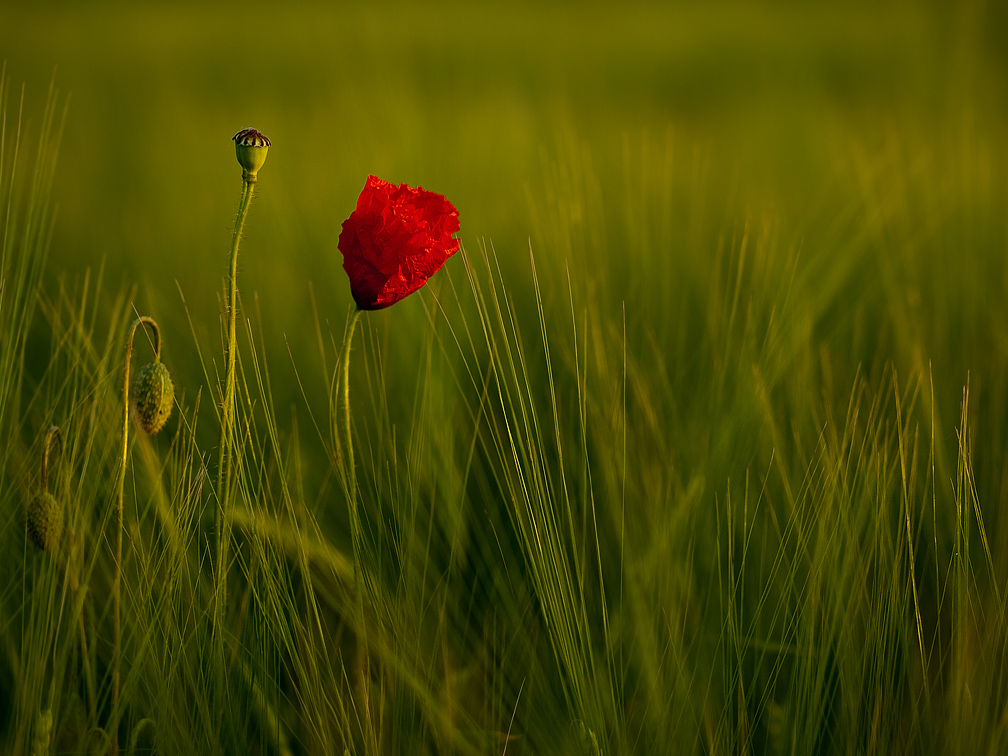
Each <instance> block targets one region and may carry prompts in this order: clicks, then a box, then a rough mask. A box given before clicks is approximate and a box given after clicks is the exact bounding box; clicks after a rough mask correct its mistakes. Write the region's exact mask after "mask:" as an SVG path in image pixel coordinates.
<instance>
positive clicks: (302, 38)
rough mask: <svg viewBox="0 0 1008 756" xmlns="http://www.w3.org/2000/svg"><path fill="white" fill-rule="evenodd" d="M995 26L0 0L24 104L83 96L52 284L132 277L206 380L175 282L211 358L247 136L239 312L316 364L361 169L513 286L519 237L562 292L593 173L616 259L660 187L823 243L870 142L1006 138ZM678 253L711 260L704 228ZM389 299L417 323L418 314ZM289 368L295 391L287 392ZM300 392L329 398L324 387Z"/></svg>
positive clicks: (875, 147) (972, 16) (338, 294)
mask: <svg viewBox="0 0 1008 756" xmlns="http://www.w3.org/2000/svg"><path fill="white" fill-rule="evenodd" d="M1006 18H1008V14H1006V12H1005V11H1004V10H1003V8H1002V5H1000V4H997V3H993V2H990V3H984V2H982V1H978V2H965V3H940V2H932V3H902V2H885V3H878V2H864V3H861V2H844V3H836V2H827V3H815V4H805V3H790V2H775V3H748V2H730V3H723V2H717V3H667V4H666V3H621V4H604V3H555V2H553V3H504V4H482V3H479V4H477V3H457V4H439V5H436V6H431V5H428V4H420V3H405V2H398V3H387V2H379V3H367V4H360V5H345V6H344V5H338V4H337V5H332V4H323V3H309V4H305V3H285V4H282V5H281V4H276V3H269V4H267V3H250V2H243V3H233V4H214V5H213V6H212V7H210V6H206V5H204V4H197V3H193V4H182V5H177V4H176V5H164V4H155V3H65V4H63V3H35V2H33V3H11V2H7V3H4V4H3V5H2V7H0V56H2V57H3V58H4V59H5V60H6V61H7V70H8V74H9V75H10V76H11V77H12V79H13V81H14V82H15V83H19V82H25V83H26V90H25V91H26V102H27V104H26V109H25V111H26V113H28V114H33V113H38V112H41V104H42V102H43V100H44V98H45V95H46V90H47V88H48V85H49V82H50V80H54V81H55V85H56V86H57V87H58V88H59V90H60V91H61V92H65V93H69V95H70V106H69V115H68V118H67V121H66V132H65V136H64V140H63V146H62V150H61V155H60V167H59V169H58V174H57V182H56V189H55V199H56V201H57V202H58V204H59V212H58V220H57V224H56V227H55V235H54V237H53V244H52V253H51V255H52V258H51V259H52V265H51V271H52V272H53V275H62V274H65V275H66V277H67V279H68V280H69V281H71V282H72V281H73V280H74V279H77V280H79V279H80V278H81V276H82V275H83V271H84V270H85V269H87V268H90V269H92V270H93V271H97V269H98V268H99V267H100V266H101V264H102V263H103V262H104V264H105V266H106V267H105V282H104V291H105V293H106V294H107V295H109V296H111V294H112V293H114V292H115V291H116V290H117V289H118V287H120V286H122V285H123V284H126V285H131V284H133V283H137V284H138V285H139V293H138V296H137V298H136V307H137V308H138V310H139V311H147V312H151V313H152V314H154V315H155V316H156V317H158V318H159V320H160V321H161V322H162V326H163V328H164V329H165V331H166V340H167V341H166V343H167V344H169V345H170V346H169V347H168V349H169V351H168V352H167V356H166V359H168V360H169V364H170V365H171V366H172V369H173V370H176V371H181V372H182V373H183V374H184V375H186V376H187V378H188V380H187V381H186V382H187V383H189V384H190V385H192V383H193V382H194V381H198V379H199V377H200V373H199V372H198V371H199V369H198V366H197V361H196V360H197V357H196V350H195V349H194V348H193V347H194V345H193V341H192V336H191V334H190V326H189V324H188V320H187V317H186V314H185V311H184V309H183V308H182V307H181V306H180V305H181V300H180V295H179V290H181V292H182V293H183V294H184V296H185V299H186V303H187V305H188V308H189V311H190V314H191V316H192V320H193V322H194V323H195V327H196V329H197V332H198V337H199V339H200V342H201V345H202V346H203V348H204V350H205V353H206V354H207V356H211V357H212V356H213V355H215V354H219V350H218V349H217V345H218V344H219V335H218V333H217V332H216V330H215V323H217V318H216V315H217V313H218V312H219V311H220V305H219V292H220V291H221V283H222V277H223V275H224V273H225V270H226V264H227V260H226V255H227V249H228V243H229V239H230V231H231V225H232V223H233V218H234V212H235V209H236V206H237V201H238V194H239V190H240V169H239V167H238V165H237V163H236V162H235V159H234V154H233V149H232V145H231V143H230V141H229V140H230V137H231V135H232V134H234V133H235V132H236V131H238V130H239V129H240V128H242V127H244V126H248V125H253V126H255V127H257V128H259V129H261V130H262V131H263V132H264V133H266V134H267V135H268V136H269V137H270V138H271V139H272V140H273V147H272V149H271V151H270V156H269V160H268V162H267V165H266V167H265V168H264V170H263V173H262V174H261V181H260V184H259V194H258V196H257V199H256V203H255V207H254V209H253V211H252V214H251V218H250V221H249V224H248V225H247V232H246V242H245V245H244V246H243V253H242V257H241V259H240V287H241V290H242V292H243V295H244V298H245V304H246V312H251V310H252V308H251V307H250V305H251V304H252V299H251V295H252V294H253V293H255V294H256V295H257V296H258V297H259V303H260V306H261V308H262V312H263V313H265V314H266V315H265V317H264V327H265V330H266V334H265V336H266V343H267V344H273V345H279V344H282V343H283V339H284V338H286V339H288V342H289V343H290V345H291V350H292V353H293V354H294V355H295V359H296V360H298V361H305V360H307V359H311V357H310V356H311V355H317V352H318V350H317V341H316V338H315V329H314V326H313V324H312V322H313V321H312V317H313V316H312V306H311V300H310V297H309V292H310V285H311V286H313V287H314V294H315V297H316V300H317V303H318V311H319V316H320V318H321V319H322V321H323V324H324V323H325V321H329V322H330V323H331V324H332V328H333V330H335V332H336V333H337V335H338V334H339V333H340V331H341V329H342V323H343V320H344V317H345V313H346V311H347V306H348V304H349V301H350V298H349V287H348V285H347V282H346V279H345V276H344V274H343V272H342V270H341V257H340V255H339V253H338V251H337V249H336V240H337V237H338V234H339V229H340V223H341V222H342V220H343V219H344V218H346V216H347V215H348V214H349V213H350V211H351V210H352V208H353V206H354V202H355V198H356V196H357V194H358V192H359V191H360V189H361V187H362V186H363V183H364V179H365V177H366V176H367V175H368V174H369V173H374V174H376V175H379V176H381V177H383V178H385V179H387V180H390V181H394V182H401V181H405V182H408V183H410V184H411V185H416V184H420V185H422V186H424V187H426V188H429V189H432V190H434V191H437V192H440V193H444V194H446V195H447V196H448V197H449V198H450V199H451V200H452V201H453V202H454V203H455V204H456V206H457V207H458V208H459V210H460V213H461V222H462V230H461V238H462V240H463V243H464V244H465V245H466V246H467V247H468V248H469V249H475V248H476V247H477V245H478V244H479V243H480V242H481V240H486V241H488V242H492V243H493V244H494V247H495V248H496V250H497V251H498V253H499V254H500V256H501V259H502V263H503V266H504V272H505V277H506V279H507V280H509V281H510V282H512V283H513V284H514V285H516V286H517V287H518V288H519V289H521V288H522V286H521V283H522V282H527V281H528V279H529V274H528V246H529V243H530V241H531V243H532V246H533V248H534V250H535V252H536V255H537V258H538V259H539V260H543V261H556V262H558V263H560V264H559V265H557V266H556V267H555V268H552V269H550V271H549V274H548V275H547V276H546V277H545V278H544V281H543V285H544V287H545V289H546V291H547V294H549V292H551V291H558V292H561V293H562V292H563V291H564V290H565V289H566V282H565V280H563V275H562V271H563V267H562V262H563V260H562V259H561V258H563V257H564V256H565V255H567V254H568V250H566V249H564V248H563V246H564V245H563V243H562V242H563V238H564V237H563V234H562V233H560V232H559V230H558V229H557V228H556V221H555V218H554V216H551V215H550V213H549V212H547V211H549V210H550V208H551V207H554V206H555V205H556V196H555V195H556V192H557V191H558V190H562V189H563V186H560V184H563V183H564V180H565V179H564V178H563V177H564V176H565V175H568V174H571V173H572V172H573V173H574V174H576V175H581V176H582V179H581V181H582V183H584V184H587V185H590V186H592V187H596V189H597V195H598V199H599V202H598V203H597V204H596V206H595V207H594V208H593V210H588V209H585V210H584V212H593V211H594V212H598V213H601V214H605V215H606V217H605V218H604V219H602V218H600V219H599V223H600V227H601V228H603V229H604V231H603V232H604V233H605V234H606V236H607V242H608V245H607V246H606V248H607V249H608V250H609V253H610V254H611V255H614V256H617V255H622V254H623V252H622V251H623V250H625V248H626V247H627V244H633V245H640V244H643V243H644V242H645V241H646V240H642V239H639V238H636V236H637V234H638V233H643V232H641V231H640V229H642V228H644V225H645V224H644V222H643V220H642V218H641V217H640V214H639V212H638V211H641V208H642V207H644V206H646V205H647V204H648V201H649V200H647V195H648V194H653V195H662V194H663V193H664V194H666V195H667V194H668V192H669V191H672V190H671V189H670V188H669V186H672V185H674V186H675V192H677V193H678V195H681V196H678V199H680V200H681V203H682V204H683V206H684V207H685V208H686V210H685V211H684V212H686V213H696V212H702V213H703V214H705V217H706V218H708V226H709V227H714V228H716V227H717V226H718V225H719V224H720V225H721V226H722V228H723V229H727V228H732V227H734V226H737V225H738V224H740V223H742V222H744V219H745V218H746V217H748V216H749V215H751V214H752V213H757V214H760V213H767V212H768V213H770V214H771V215H772V216H773V217H774V218H776V219H777V220H778V221H779V222H780V227H781V228H783V229H784V233H785V236H786V237H787V238H789V239H802V238H805V236H806V235H807V234H812V235H813V238H815V234H816V233H817V228H818V229H822V228H826V227H831V225H832V224H834V223H835V222H836V218H837V217H840V216H842V215H843V213H845V212H847V211H848V210H849V209H850V208H851V207H852V206H854V205H857V204H858V203H860V202H862V201H863V200H864V186H863V185H864V181H865V175H864V174H865V170H866V169H865V166H867V165H871V166H874V165H877V164H878V163H879V158H878V156H879V155H880V154H881V155H883V156H884V155H885V154H886V153H887V151H891V150H892V149H895V150H897V151H899V152H900V156H899V158H898V161H899V162H900V164H902V165H908V166H913V165H914V164H915V161H918V160H924V161H925V162H928V163H929V164H934V163H937V164H939V165H940V166H941V168H940V170H948V171H950V172H951V173H954V172H955V170H956V168H955V162H956V160H958V156H957V153H956V149H953V150H951V151H950V150H949V147H950V146H952V147H953V148H957V147H958V146H959V145H961V144H962V143H963V142H965V141H969V142H974V141H976V140H977V139H981V140H982V139H989V140H990V141H991V142H992V143H993V144H994V145H995V146H997V149H995V150H994V151H993V154H1000V152H1001V149H1000V145H1002V144H1003V143H1004V140H1005V138H1006V135H1005V132H1004V130H1003V129H1002V128H1001V125H1003V124H1004V123H1005V122H1006V118H1005V112H1004V111H1005V107H1006V103H1008V96H1006V95H1008V75H1006V67H1005V61H1006V55H1005V52H1004V49H1003V48H1004V45H1003V40H1004V39H1005V38H1006V37H1005V35H1004V34H1002V33H1001V32H1003V31H1004V30H1005V21H1006ZM54 71H55V73H54ZM865 155H868V156H871V157H870V159H865V158H864V156H865ZM981 155H982V150H981ZM981 159H982V158H981ZM882 160H883V162H884V160H885V157H883V158H882ZM1002 167H1003V166H1002ZM873 169H874V168H873ZM992 170H994V172H995V173H997V172H998V168H997V167H993V168H992ZM859 172H860V173H859ZM907 175H909V172H908V174H907ZM585 176H587V177H586V178H585ZM649 176H651V177H654V176H657V177H658V179H656V180H652V179H649V178H648V177H649ZM558 177H559V178H558ZM663 180H667V181H668V184H667V185H666V186H664V187H662V186H659V184H660V183H661V182H662V181H663ZM649 181H650V182H651V183H649ZM558 182H559V184H558ZM551 192H552V194H551ZM666 199H668V197H667V196H666ZM551 203H552V204H551ZM603 221H604V223H603ZM554 232H556V233H554ZM556 240H559V241H560V242H561V243H554V241H556ZM665 242H666V244H665V247H666V248H671V249H676V250H683V251H684V253H685V254H687V255H689V254H693V255H705V254H710V253H711V252H712V249H711V248H710V246H709V245H710V243H711V240H710V239H705V240H704V242H703V244H704V246H703V248H701V247H700V246H699V243H698V242H697V240H692V242H691V240H690V239H688V238H687V239H679V238H676V239H671V240H665ZM691 243H693V246H695V247H697V248H695V249H690V248H689V247H690V244H691ZM646 259H648V258H647V256H646V255H644V256H642V257H640V258H634V259H630V258H627V259H626V263H627V267H625V268H624V269H623V270H622V275H621V276H614V277H612V278H610V280H609V285H608V292H607V295H608V297H609V300H610V301H611V302H613V303H618V302H620V301H622V300H623V299H626V298H627V297H632V296H634V291H635V289H634V287H635V282H636V281H640V280H644V279H648V278H650V277H654V276H660V275H662V272H661V271H649V270H642V269H635V268H633V263H634V261H635V260H646ZM616 267H619V266H616ZM176 281H177V282H178V286H177V287H176V283H175V282H176ZM402 310H405V311H407V312H408V313H410V315H401V316H398V317H400V318H402V319H403V320H404V321H406V322H407V323H416V327H417V328H423V317H422V309H421V306H420V304H419V303H404V304H403V305H402V306H401V307H400V308H397V311H402ZM633 314H634V313H633V307H631V315H633ZM656 315H657V313H656ZM385 317H387V315H385V314H380V315H377V316H375V318H374V319H375V322H378V323H381V322H383V321H382V320H381V318H385ZM323 327H324V325H323ZM397 327H398V328H405V329H407V332H412V328H413V326H412V325H400V326H397ZM273 349H274V352H275V351H276V349H277V347H273ZM278 356H279V355H276V354H274V355H272V358H273V363H274V365H275V366H276V367H275V373H276V374H275V376H274V381H275V383H274V391H275V392H277V399H278V403H279V406H286V405H287V404H289V403H291V402H295V403H296V402H299V401H300V398H299V393H300V392H299V391H298V389H297V387H296V385H295V383H294V381H293V373H292V371H290V369H289V367H287V366H288V365H289V361H288V360H287V358H286V356H284V358H283V359H282V360H277V359H275V358H276V357H278ZM308 390H309V395H310V397H312V398H322V396H323V393H322V392H323V385H322V383H321V382H319V383H318V384H317V385H314V384H313V385H312V386H309V388H308ZM323 401H324V400H323Z"/></svg>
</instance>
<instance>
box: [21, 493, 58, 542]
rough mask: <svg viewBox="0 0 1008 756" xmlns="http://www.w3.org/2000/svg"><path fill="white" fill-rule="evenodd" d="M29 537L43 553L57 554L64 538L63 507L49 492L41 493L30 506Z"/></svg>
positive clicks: (37, 494)
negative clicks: (57, 549)
mask: <svg viewBox="0 0 1008 756" xmlns="http://www.w3.org/2000/svg"><path fill="white" fill-rule="evenodd" d="M27 519H28V537H29V538H31V540H32V543H34V544H35V545H36V546H38V547H39V548H40V549H42V551H48V552H50V553H55V551H56V548H57V547H58V546H59V542H60V538H62V537H63V507H61V506H60V504H59V502H58V501H56V499H55V498H53V495H52V494H51V493H49V492H48V491H39V492H38V493H36V494H35V495H34V496H33V497H32V500H31V501H30V502H29V504H28V517H27Z"/></svg>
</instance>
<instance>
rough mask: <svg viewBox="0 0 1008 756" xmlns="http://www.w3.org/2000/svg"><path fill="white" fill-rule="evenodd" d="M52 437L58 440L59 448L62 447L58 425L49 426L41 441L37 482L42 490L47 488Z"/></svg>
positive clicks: (61, 436) (61, 435) (61, 437)
mask: <svg viewBox="0 0 1008 756" xmlns="http://www.w3.org/2000/svg"><path fill="white" fill-rule="evenodd" d="M53 439H56V440H57V441H59V444H60V450H61V451H62V449H63V434H62V433H61V432H60V429H59V426H58V425H51V426H49V430H47V431H46V434H45V441H43V442H42V470H41V471H40V473H39V484H40V485H41V487H42V490H43V491H48V490H49V450H50V449H51V448H52V442H53Z"/></svg>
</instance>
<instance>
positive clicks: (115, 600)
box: [109, 315, 161, 754]
mask: <svg viewBox="0 0 1008 756" xmlns="http://www.w3.org/2000/svg"><path fill="white" fill-rule="evenodd" d="M141 324H142V325H145V326H147V327H148V328H150V329H151V332H152V333H153V334H154V359H155V360H160V359H161V329H159V328H158V325H157V323H155V322H154V319H153V318H151V317H148V316H147V315H142V316H141V317H139V318H138V319H137V320H135V321H134V322H133V325H132V326H131V327H130V330H129V335H128V336H127V337H126V358H125V360H123V384H122V385H123V392H122V397H123V398H122V402H123V414H122V418H123V420H122V424H123V425H122V428H123V433H122V439H123V443H122V460H121V463H120V465H119V480H118V481H117V483H116V521H115V532H116V536H115V575H114V577H113V580H112V712H111V714H110V720H109V737H110V739H111V749H110V753H112V754H116V753H118V752H119V738H118V729H119V666H120V662H121V660H122V648H121V635H120V630H119V619H120V609H119V607H120V603H121V595H122V591H121V587H120V582H121V578H122V529H123V486H124V485H125V482H126V463H127V459H128V458H127V455H128V451H129V384H130V360H131V359H132V357H133V336H134V334H135V333H136V329H137V328H138V327H139V326H140V325H141Z"/></svg>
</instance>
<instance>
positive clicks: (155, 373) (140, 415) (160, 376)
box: [133, 360, 175, 435]
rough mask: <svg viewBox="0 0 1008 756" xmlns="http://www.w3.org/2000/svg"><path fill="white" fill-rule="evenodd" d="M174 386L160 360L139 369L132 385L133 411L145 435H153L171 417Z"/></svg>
mask: <svg viewBox="0 0 1008 756" xmlns="http://www.w3.org/2000/svg"><path fill="white" fill-rule="evenodd" d="M174 401H175V386H174V385H173V384H172V379H171V376H170V375H169V374H168V368H166V367H165V366H164V364H163V363H162V362H161V361H160V360H155V361H154V362H150V363H148V364H146V365H144V366H143V367H142V368H140V372H139V373H138V374H137V377H136V381H134V383H133V411H134V413H135V415H136V419H137V422H138V423H139V424H140V427H141V428H143V429H144V432H145V433H148V434H151V435H153V434H155V433H157V432H158V431H159V430H161V429H162V428H163V427H164V425H165V423H166V422H168V418H169V417H170V416H171V412H172V404H173V403H174Z"/></svg>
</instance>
